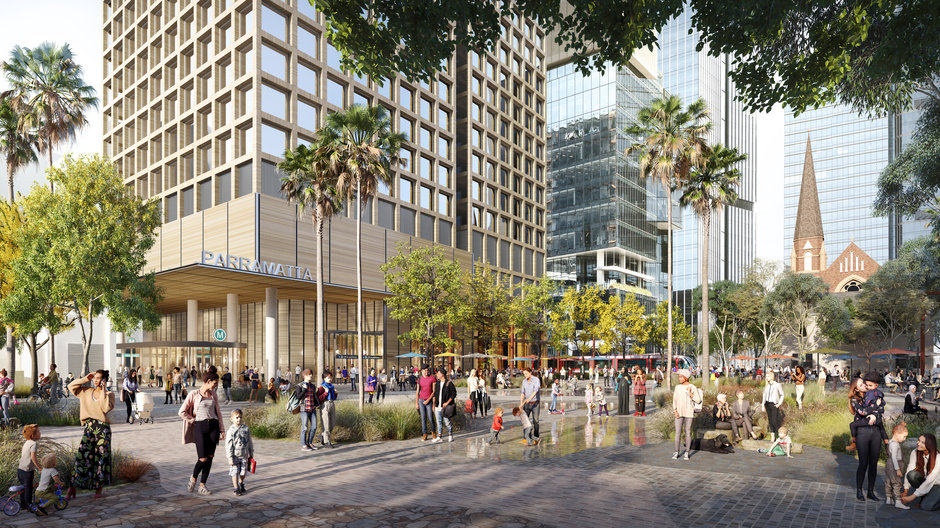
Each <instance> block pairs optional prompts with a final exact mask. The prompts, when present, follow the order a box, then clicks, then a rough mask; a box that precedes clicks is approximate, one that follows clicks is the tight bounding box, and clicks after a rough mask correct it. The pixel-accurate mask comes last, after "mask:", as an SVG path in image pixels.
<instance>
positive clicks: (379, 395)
mask: <svg viewBox="0 0 940 528" xmlns="http://www.w3.org/2000/svg"><path fill="white" fill-rule="evenodd" d="M387 384H388V374H386V373H385V369H382V370H380V371H379V384H378V385H376V386H375V403H379V402H380V401H382V400H384V399H385V388H386V387H385V386H386V385H387Z"/></svg>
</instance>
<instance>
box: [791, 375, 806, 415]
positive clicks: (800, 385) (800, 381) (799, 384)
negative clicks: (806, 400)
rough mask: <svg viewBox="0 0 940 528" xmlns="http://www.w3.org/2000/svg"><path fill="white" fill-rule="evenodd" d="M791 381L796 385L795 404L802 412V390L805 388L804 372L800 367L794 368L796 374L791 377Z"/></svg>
mask: <svg viewBox="0 0 940 528" xmlns="http://www.w3.org/2000/svg"><path fill="white" fill-rule="evenodd" d="M793 381H794V382H795V383H796V404H797V405H798V406H799V407H800V410H801V411H802V410H803V390H804V389H805V388H806V387H805V386H804V383H806V371H805V370H803V366H802V365H797V366H796V374H794V375H793Z"/></svg>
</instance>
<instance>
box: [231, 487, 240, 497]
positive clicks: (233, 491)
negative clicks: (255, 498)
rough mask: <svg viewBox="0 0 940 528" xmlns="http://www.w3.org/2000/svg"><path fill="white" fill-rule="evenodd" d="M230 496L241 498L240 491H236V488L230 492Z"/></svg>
mask: <svg viewBox="0 0 940 528" xmlns="http://www.w3.org/2000/svg"><path fill="white" fill-rule="evenodd" d="M232 494H233V495H235V496H236V497H241V496H242V490H240V489H238V488H235V489H234V490H232Z"/></svg>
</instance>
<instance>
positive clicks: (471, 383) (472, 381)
mask: <svg viewBox="0 0 940 528" xmlns="http://www.w3.org/2000/svg"><path fill="white" fill-rule="evenodd" d="M479 381H480V378H478V377H476V376H470V377H469V378H467V390H468V391H470V392H476V390H477V384H478V382H479Z"/></svg>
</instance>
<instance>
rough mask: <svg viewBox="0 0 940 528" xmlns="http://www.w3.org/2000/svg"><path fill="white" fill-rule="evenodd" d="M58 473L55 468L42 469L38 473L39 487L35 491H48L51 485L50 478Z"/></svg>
mask: <svg viewBox="0 0 940 528" xmlns="http://www.w3.org/2000/svg"><path fill="white" fill-rule="evenodd" d="M58 474H59V472H58V471H56V469H55V468H44V469H43V470H42V471H41V472H40V473H39V486H38V487H37V488H36V491H46V490H47V489H49V486H51V485H52V477H55V476H56V475H58Z"/></svg>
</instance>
